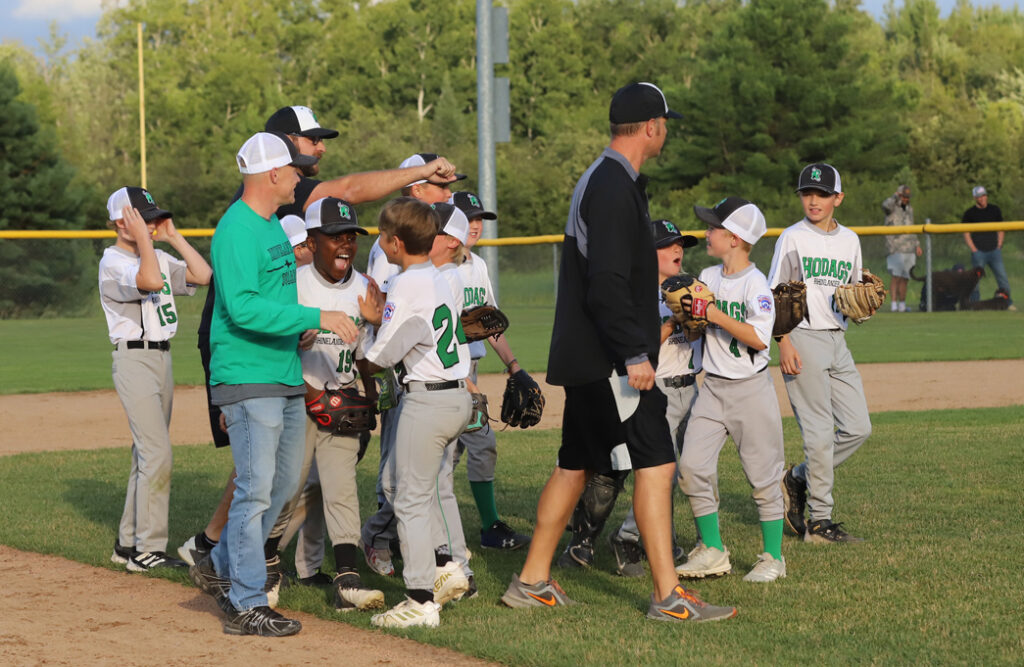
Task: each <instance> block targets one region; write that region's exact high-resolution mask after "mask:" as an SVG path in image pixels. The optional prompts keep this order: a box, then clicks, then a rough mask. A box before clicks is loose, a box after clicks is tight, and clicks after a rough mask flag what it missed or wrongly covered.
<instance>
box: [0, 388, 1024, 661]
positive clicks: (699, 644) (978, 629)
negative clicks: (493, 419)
mask: <svg viewBox="0 0 1024 667" xmlns="http://www.w3.org/2000/svg"><path fill="white" fill-rule="evenodd" d="M874 425H875V430H874V434H873V435H872V437H871V439H870V440H868V442H867V443H866V444H865V445H864V447H863V448H862V449H861V451H860V452H858V453H857V454H856V455H855V456H854V457H853V458H852V459H851V460H850V461H849V462H848V463H847V464H846V465H844V466H843V467H842V468H841V469H840V470H839V472H838V475H837V493H836V498H837V503H838V505H837V513H836V517H835V518H836V519H837V520H840V521H846V522H847V527H848V529H849V530H850V531H851V532H853V533H855V534H857V535H862V536H864V537H866V538H867V541H866V542H865V543H863V544H858V545H847V546H839V547H833V546H825V547H821V546H816V545H806V544H804V543H802V542H798V541H797V540H796V539H795V538H793V537H791V536H788V535H787V537H786V538H785V542H784V545H783V549H784V554H785V556H786V559H787V562H788V566H789V576H788V578H786V579H785V580H782V581H780V582H778V583H776V584H773V585H764V586H762V585H751V584H745V583H743V582H742V581H741V576H740V575H741V574H742V573H743V572H745V571H746V570H747V569H748V568H749V567H750V566H751V565H752V564H753V561H754V558H755V556H756V554H757V553H758V552H759V551H760V546H761V545H760V534H759V530H758V525H757V515H756V510H755V508H754V504H753V501H752V500H751V499H750V489H749V487H748V486H747V484H746V482H745V480H744V477H743V474H742V472H741V470H740V466H739V462H738V458H737V456H736V453H735V450H734V449H733V448H732V447H731V446H729V447H726V449H725V450H724V453H723V456H722V460H721V464H720V471H721V482H720V491H721V498H722V510H721V517H722V534H723V537H724V539H725V540H726V543H727V544H728V546H729V548H730V550H731V552H732V555H733V565H734V567H735V568H736V570H737V573H736V574H734V575H732V576H728V577H725V578H722V579H719V580H714V581H707V582H702V583H700V584H699V585H698V586H697V587H698V588H699V590H700V591H701V593H702V594H703V596H704V597H705V598H706V599H708V600H709V601H713V602H719V603H730V604H735V605H737V606H738V607H739V609H740V615H739V617H738V618H737V619H736V620H733V621H729V622H726V623H717V624H710V625H703V626H701V625H698V626H686V627H676V626H674V625H672V624H667V623H655V622H650V621H646V620H644V618H643V614H644V612H645V610H646V605H647V596H648V595H649V592H650V591H649V586H650V582H649V579H646V578H645V579H642V580H625V579H622V578H620V577H616V576H613V575H612V574H610V570H611V569H612V567H613V561H612V557H611V555H610V553H609V551H608V549H607V547H606V543H605V542H604V540H603V539H602V540H601V541H600V543H599V550H598V555H597V563H596V567H595V569H594V570H593V571H590V572H565V571H558V570H556V571H555V576H557V577H558V579H559V580H560V582H561V583H562V585H563V586H564V588H565V589H566V590H567V592H568V593H569V594H570V595H571V596H572V597H574V598H575V599H577V600H578V601H580V602H581V603H583V604H581V605H579V606H576V607H572V608H566V609H557V610H553V611H552V610H545V609H538V610H533V611H513V610H509V609H505V608H502V607H500V606H498V605H497V604H496V602H497V599H498V597H499V596H500V595H501V593H502V592H503V591H504V588H505V586H506V585H507V582H508V580H509V578H510V577H511V576H512V573H513V572H516V571H518V569H519V568H520V567H521V564H522V560H523V557H524V555H523V554H522V553H512V554H506V553H500V552H492V551H483V550H479V549H474V551H475V554H474V557H473V560H472V565H473V568H474V570H475V571H476V575H477V582H478V584H479V586H480V595H479V597H478V598H476V599H474V600H470V601H465V602H461V603H457V604H454V605H450V606H449V607H447V608H446V609H445V611H444V612H443V614H442V617H443V620H442V625H441V628H440V629H437V630H432V631H431V630H417V631H410V632H407V633H401V634H406V635H407V636H410V637H412V638H414V639H417V640H419V641H423V642H426V643H429V644H434V645H438V646H445V647H449V648H453V649H455V650H457V651H460V652H463V653H468V654H471V655H475V656H479V657H481V658H486V659H490V660H496V661H499V662H503V663H508V664H532V665H579V664H597V665H606V664H634V663H636V664H650V665H663V664H673V663H688V662H698V661H699V662H701V663H715V664H722V663H728V664H755V663H756V664H763V663H883V664H884V663H890V664H891V663H967V662H970V663H974V664H1009V663H1017V662H1019V660H1020V655H1021V652H1022V650H1024V640H1022V639H1021V635H1020V628H1019V593H1018V591H1019V588H1020V584H1019V582H1020V566H1019V558H1017V556H1016V554H1018V553H1019V551H1020V544H1019V541H1020V540H1019V516H1020V507H1019V495H1020V488H1021V487H1022V485H1024V450H1022V449H1021V448H1020V442H1021V441H1022V440H1024V407H1013V408H1001V409H981V410H960V411H956V412H918V413H886V414H881V415H876V416H875V418H874ZM785 429H786V442H787V452H788V457H787V459H788V460H790V461H792V460H794V459H795V458H796V457H797V455H798V451H799V436H798V432H797V429H796V425H795V423H794V421H793V420H792V419H787V420H785ZM557 441H558V432H557V431H548V432H529V431H527V432H504V433H500V434H499V447H500V449H501V451H502V452H503V458H502V459H501V461H500V462H499V483H498V487H497V490H498V496H499V507H500V508H501V511H502V514H503V516H504V517H505V518H506V519H507V520H508V521H509V522H510V523H511V524H512V525H513V526H514V527H516V528H518V529H519V530H528V529H529V526H530V524H531V523H532V517H533V514H534V510H535V504H536V500H537V495H538V492H539V489H540V487H541V485H542V484H543V483H544V481H545V479H546V477H547V475H548V473H549V471H550V469H551V466H552V464H553V460H554V453H555V450H556V448H557ZM375 450H376V445H375V444H371V446H370V452H369V454H368V456H367V459H366V460H365V461H363V463H362V464H360V467H359V483H360V487H361V493H360V497H361V502H362V513H363V515H364V516H365V515H366V513H367V511H368V508H370V507H372V506H373V501H372V489H373V482H374V476H375V473H376V469H377V465H376V454H375ZM511 452H514V453H515V454H514V456H513V455H509V453H511ZM230 465H231V464H230V460H229V457H228V455H227V453H226V452H223V451H220V452H218V451H215V450H214V449H213V448H212V447H209V446H185V447H177V448H175V471H174V488H173V492H172V496H171V543H172V545H176V544H180V543H181V541H183V540H184V539H185V538H186V537H188V536H189V535H190V534H192V533H193V532H194V531H195V530H196V529H197V528H198V527H201V526H202V525H204V524H205V523H206V520H207V518H208V513H209V511H210V509H211V508H212V507H213V506H214V504H215V503H216V502H217V499H218V498H219V495H220V492H221V489H222V486H223V483H224V480H225V479H226V477H227V473H228V470H229V467H230ZM127 469H128V450H127V449H108V450H100V451H90V452H60V453H45V454H22V455H17V456H10V457H5V458H2V459H0V484H2V488H3V489H4V493H3V494H2V495H0V514H2V516H4V517H5V520H4V521H3V522H2V523H0V542H2V543H4V544H7V545H10V546H12V547H16V548H19V549H26V550H30V551H35V552H41V553H51V554H57V555H60V556H64V557H67V558H71V559H73V560H77V561H81V562H84V563H88V564H90V565H95V566H99V567H106V568H113V567H114V566H112V565H111V564H110V563H109V562H108V560H107V559H108V557H109V555H110V548H111V542H112V541H113V539H114V534H115V532H116V529H117V523H118V519H119V516H120V512H121V507H122V503H123V494H124V483H125V477H126V474H127ZM456 477H457V489H456V491H457V493H458V495H459V498H460V501H461V502H462V507H463V509H464V524H465V529H466V534H467V535H470V536H473V535H476V534H477V532H478V530H479V528H480V526H479V519H478V517H477V514H476V511H475V510H474V509H473V504H472V500H471V494H470V493H469V490H468V485H467V483H466V481H465V475H464V473H462V472H461V471H460V472H459V473H458V474H457V476H456ZM627 505H628V504H627V503H626V502H624V501H621V500H620V502H619V504H618V506H617V508H616V512H615V513H614V515H613V517H612V521H611V524H612V525H614V524H615V523H616V522H618V521H620V520H621V519H622V517H623V515H624V513H625V511H626V509H627ZM675 525H676V528H677V530H678V531H679V534H680V539H681V540H682V541H683V543H684V544H685V545H687V546H689V545H690V544H691V543H692V540H693V535H694V532H693V528H692V523H691V520H690V517H689V508H688V506H687V504H686V503H685V502H679V503H677V504H676V517H675ZM471 544H472V542H471ZM126 576H128V575H126ZM140 576H141V575H140ZM153 576H157V575H153ZM162 576H165V577H166V578H168V579H172V580H175V581H178V582H180V583H182V584H183V585H188V584H187V581H186V577H185V575H184V573H180V572H179V573H173V574H165V575H162ZM364 581H366V582H367V583H369V584H372V585H373V586H376V587H380V588H382V589H383V590H384V591H385V594H386V595H387V599H388V601H389V602H391V603H394V602H395V601H397V600H398V599H400V596H401V584H400V581H399V580H397V579H394V578H381V577H377V576H376V575H372V574H366V575H365V579H364ZM282 604H283V605H284V606H285V607H286V608H289V609H301V610H303V611H306V612H310V613H313V614H316V615H318V616H321V617H323V618H329V619H333V620H336V621H338V622H343V623H350V624H352V625H356V626H359V627H368V626H369V617H368V615H365V614H351V615H340V614H336V613H335V612H333V611H332V609H331V608H330V606H329V602H328V597H327V595H326V594H325V593H322V592H320V591H317V590H311V589H305V588H301V587H298V588H290V589H287V590H286V591H284V593H283V594H282ZM211 622H213V620H212V619H211Z"/></svg>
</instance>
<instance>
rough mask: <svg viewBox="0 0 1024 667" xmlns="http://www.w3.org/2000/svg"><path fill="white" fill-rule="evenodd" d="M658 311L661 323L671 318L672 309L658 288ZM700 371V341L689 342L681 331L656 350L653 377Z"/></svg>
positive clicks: (669, 376) (667, 376)
mask: <svg viewBox="0 0 1024 667" xmlns="http://www.w3.org/2000/svg"><path fill="white" fill-rule="evenodd" d="M658 313H659V314H660V315H661V323H662V324H664V323H665V322H668V321H669V320H670V319H672V311H671V310H669V307H668V306H666V305H665V298H664V297H663V296H662V295H661V290H658ZM700 371H701V341H700V339H699V338H698V339H697V340H695V341H693V342H690V341H688V340H686V334H685V333H683V332H682V331H679V332H677V333H674V334H672V335H671V336H669V337H668V338H666V339H665V342H664V343H662V344H661V348H659V350H658V369H657V371H656V372H655V377H659V378H671V377H675V376H677V375H690V374H694V375H696V374H697V373H700Z"/></svg>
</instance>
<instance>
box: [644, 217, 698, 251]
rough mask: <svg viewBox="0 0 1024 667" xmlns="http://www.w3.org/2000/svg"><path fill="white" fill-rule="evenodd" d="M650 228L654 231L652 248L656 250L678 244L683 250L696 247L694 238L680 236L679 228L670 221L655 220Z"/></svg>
mask: <svg viewBox="0 0 1024 667" xmlns="http://www.w3.org/2000/svg"><path fill="white" fill-rule="evenodd" d="M651 227H652V228H653V229H654V247H656V248H664V247H666V246H670V245H672V244H673V243H678V244H679V245H681V246H683V247H684V248H692V247H693V246H695V245H697V237H696V236H690V235H689V234H687V235H685V236H684V235H682V234H680V233H679V228H678V227H676V225H675V223H674V222H672V221H670V220H665V219H661V220H655V221H654V222H652V223H651Z"/></svg>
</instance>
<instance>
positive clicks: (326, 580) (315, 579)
mask: <svg viewBox="0 0 1024 667" xmlns="http://www.w3.org/2000/svg"><path fill="white" fill-rule="evenodd" d="M299 583H300V584H302V585H303V586H316V587H318V588H328V587H330V585H331V584H332V583H334V579H332V578H331V577H330V576H329V575H326V574H324V573H323V572H320V571H317V573H316V574H314V575H313V576H311V577H300V578H299Z"/></svg>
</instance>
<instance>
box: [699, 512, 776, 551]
mask: <svg viewBox="0 0 1024 667" xmlns="http://www.w3.org/2000/svg"><path fill="white" fill-rule="evenodd" d="M693 522H694V523H695V524H697V532H698V533H700V539H701V541H702V542H704V546H706V547H714V548H716V549H718V550H719V551H725V548H724V547H723V546H722V533H720V532H719V530H718V512H712V513H711V514H705V515H704V516H698V517H694V519H693ZM779 537H780V538H781V537H782V532H781V528H780V532H779Z"/></svg>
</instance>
